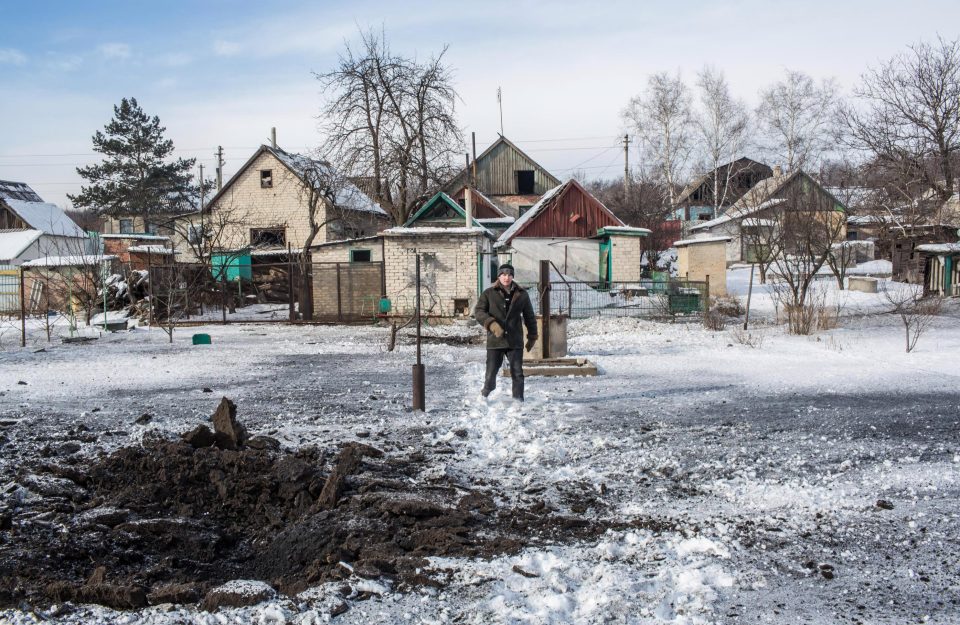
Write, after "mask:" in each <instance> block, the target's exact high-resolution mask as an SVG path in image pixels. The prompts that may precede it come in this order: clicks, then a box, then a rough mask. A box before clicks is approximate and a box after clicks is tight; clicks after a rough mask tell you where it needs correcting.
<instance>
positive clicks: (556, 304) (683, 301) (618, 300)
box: [530, 279, 709, 319]
mask: <svg viewBox="0 0 960 625" xmlns="http://www.w3.org/2000/svg"><path fill="white" fill-rule="evenodd" d="M530 297H531V300H532V302H533V305H534V309H535V310H537V311H539V310H540V294H539V290H538V289H530ZM708 299H709V283H707V282H701V281H696V280H679V279H677V280H665V281H661V280H641V281H640V282H636V283H629V284H616V283H614V284H609V283H601V282H573V281H564V280H560V281H553V282H551V283H550V314H551V315H565V316H567V317H570V318H572V319H586V318H589V317H644V318H650V319H656V318H668V317H671V318H672V317H679V316H693V317H699V316H701V315H702V314H703V312H704V311H705V309H706V307H707V305H708Z"/></svg>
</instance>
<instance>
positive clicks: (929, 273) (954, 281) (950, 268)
mask: <svg viewBox="0 0 960 625" xmlns="http://www.w3.org/2000/svg"><path fill="white" fill-rule="evenodd" d="M916 251H917V254H918V255H919V257H920V259H921V261H920V262H921V265H922V267H923V271H922V281H923V293H924V295H943V296H947V297H956V296H958V295H960V243H925V244H923V245H918V246H917V248H916Z"/></svg>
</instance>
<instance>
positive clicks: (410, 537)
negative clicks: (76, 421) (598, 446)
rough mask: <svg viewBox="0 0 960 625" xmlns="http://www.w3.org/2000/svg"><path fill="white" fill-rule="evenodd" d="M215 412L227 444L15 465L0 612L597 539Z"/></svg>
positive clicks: (158, 597)
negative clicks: (260, 433) (259, 432)
mask: <svg viewBox="0 0 960 625" xmlns="http://www.w3.org/2000/svg"><path fill="white" fill-rule="evenodd" d="M225 415H226V417H229V418H224V419H223V421H224V423H225V425H224V426H223V427H227V428H234V429H235V434H237V435H235V436H233V437H228V438H224V437H223V436H220V435H218V434H220V431H219V429H218V432H217V433H211V435H208V434H207V432H203V431H202V429H200V430H198V429H194V430H192V431H191V432H188V433H185V434H184V435H183V436H182V437H181V438H180V439H178V440H169V439H163V438H159V437H155V438H147V439H145V440H144V441H143V442H142V443H141V444H140V445H137V446H132V447H126V448H122V449H119V450H117V451H115V452H114V453H111V454H109V455H105V456H102V457H100V458H98V459H95V460H94V461H92V462H91V463H89V464H83V463H82V461H78V460H77V459H75V458H74V459H71V462H70V463H65V462H62V461H61V462H53V461H46V462H45V463H43V464H38V465H36V466H30V467H24V468H22V469H21V470H20V473H19V474H18V476H17V478H16V480H14V481H13V482H11V483H9V484H7V485H6V486H5V487H3V490H2V491H0V608H3V607H10V606H14V605H19V604H20V603H21V602H23V601H26V602H27V603H29V604H32V605H38V606H44V605H49V604H51V603H60V602H64V601H81V602H93V603H101V604H104V605H108V606H112V607H114V608H119V609H124V608H137V607H141V606H144V605H147V604H151V603H152V604H156V603H162V602H173V603H198V602H201V601H202V600H203V598H204V597H205V596H208V593H210V592H211V591H212V590H213V589H214V588H216V587H217V586H219V585H221V584H223V583H225V582H227V581H230V580H235V579H244V580H260V581H263V582H266V583H268V584H269V585H270V586H272V587H273V588H274V589H276V590H277V591H279V592H282V593H286V594H295V593H297V592H300V591H302V590H304V589H306V588H308V587H310V586H312V585H316V584H319V583H322V582H326V581H331V580H340V579H346V578H348V577H350V576H351V575H358V576H360V577H368V578H389V579H391V580H393V581H394V582H396V584H397V585H398V587H399V588H401V589H402V588H409V587H414V586H421V585H424V584H430V585H442V582H440V581H438V580H435V579H431V578H429V577H427V576H425V575H423V574H422V572H421V571H420V570H419V569H421V568H422V567H423V566H424V565H425V564H426V561H425V558H427V557H429V556H469V557H491V556H494V555H498V554H505V553H513V552H516V551H518V550H519V549H520V548H521V547H526V546H529V545H531V544H536V543H537V542H539V541H548V540H573V539H576V538H585V537H588V536H593V535H596V534H598V533H600V532H602V531H604V530H605V529H606V527H607V526H604V527H599V526H597V525H596V524H595V523H593V522H591V521H587V520H586V519H581V518H571V517H562V516H557V515H554V514H553V512H552V511H551V509H550V508H549V507H548V506H545V505H543V502H540V503H539V504H537V505H532V506H530V507H529V508H504V507H500V506H498V505H497V503H496V498H495V497H494V495H493V494H492V493H490V492H486V491H484V490H481V489H476V488H472V487H469V486H464V485H462V484H456V483H453V482H451V481H449V480H445V481H439V482H437V481H432V482H431V483H430V484H429V485H426V484H423V483H417V482H416V476H417V475H418V474H419V473H420V472H421V471H422V469H423V463H424V461H425V460H424V457H423V455H422V454H411V455H409V456H388V455H386V454H384V453H383V452H382V451H380V450H379V449H376V448H374V447H371V446H369V445H364V444H361V443H348V444H346V445H343V446H342V447H340V448H339V449H336V448H333V449H329V450H325V449H321V448H318V447H311V448H304V449H300V450H297V451H294V452H289V451H283V450H281V449H280V445H279V444H278V443H277V442H276V441H275V440H273V439H270V438H269V437H253V438H249V439H248V438H246V436H245V433H243V431H242V427H241V426H239V424H237V423H236V422H235V420H234V416H233V414H232V413H231V412H230V411H229V410H228V411H227V412H226V413H225ZM204 427H205V426H204ZM198 431H199V434H198Z"/></svg>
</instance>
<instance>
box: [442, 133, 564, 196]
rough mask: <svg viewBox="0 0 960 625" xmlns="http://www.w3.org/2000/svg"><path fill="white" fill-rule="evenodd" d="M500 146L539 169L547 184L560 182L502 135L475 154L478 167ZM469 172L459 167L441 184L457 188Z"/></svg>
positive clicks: (448, 187) (461, 184) (462, 183)
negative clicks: (456, 171) (458, 169)
mask: <svg viewBox="0 0 960 625" xmlns="http://www.w3.org/2000/svg"><path fill="white" fill-rule="evenodd" d="M500 146H506V147H507V148H509V149H511V150H513V151H514V152H516V153H517V154H518V155H519V156H520V157H522V158H523V159H524V160H527V161H529V162H530V164H531V165H533V166H534V167H535V168H536V169H539V170H540V172H541V173H542V174H543V176H544V178H545V179H546V180H547V183H548V184H549V185H559V184H560V179H559V178H557V177H556V176H554V175H553V174H551V173H550V172H549V171H547V170H546V168H544V167H543V165H541V164H540V163H538V162H537V161H535V160H533V159H532V158H530V156H529V155H528V154H527V153H526V152H524V151H523V150H521V149H520V148H518V147H517V146H516V144H515V143H513V142H512V141H510V140H509V139H507V138H506V137H504V136H503V135H498V137H497V140H496V141H494V142H493V143H491V144H490V145H489V146H488V147H487V149H486V150H484V151H483V152H481V153H480V155H479V156H477V158H476V163H477V166H478V167H479V166H480V163H481V162H483V161H485V160H486V159H487V158H488V157H489V156H490V155H491V154H492V153H493V152H494V150H496V149H497V148H499V147H500ZM469 174H470V172H469V171H468V170H467V168H463V169H461V170H460V171H459V172H458V173H457V174H456V175H454V176H453V178H451V179H450V180H449V181H448V182H447V183H446V184H445V185H443V189H444V190H451V191H452V190H453V189H457V188H459V187H462V186H464V185H465V184H466V182H467V178H468V177H469Z"/></svg>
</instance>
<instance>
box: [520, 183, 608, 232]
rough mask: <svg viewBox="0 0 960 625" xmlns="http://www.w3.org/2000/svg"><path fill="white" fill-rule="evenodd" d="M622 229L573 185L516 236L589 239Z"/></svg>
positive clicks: (592, 200)
mask: <svg viewBox="0 0 960 625" xmlns="http://www.w3.org/2000/svg"><path fill="white" fill-rule="evenodd" d="M622 225H623V222H622V221H620V220H619V219H617V217H616V216H615V215H614V214H613V213H611V212H610V211H609V210H608V209H607V208H606V207H605V206H604V205H603V204H601V203H600V201H599V200H597V199H596V198H595V197H593V196H592V195H590V193H588V192H587V191H586V190H585V189H584V188H583V187H581V186H580V185H579V184H577V183H576V181H570V182H568V183H567V188H566V189H564V190H563V191H562V192H560V194H559V195H558V196H556V197H554V198H552V199H550V200H549V201H548V203H547V205H546V206H544V207H542V209H541V210H540V211H539V213H538V214H537V215H536V216H535V217H533V218H532V219H531V220H530V222H529V223H528V224H527V225H526V226H525V227H524V228H522V229H520V230H519V231H518V232H517V234H516V235H515V236H520V237H560V238H580V239H586V238H590V237H594V236H596V235H597V230H598V229H600V228H603V227H606V226H622Z"/></svg>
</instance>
